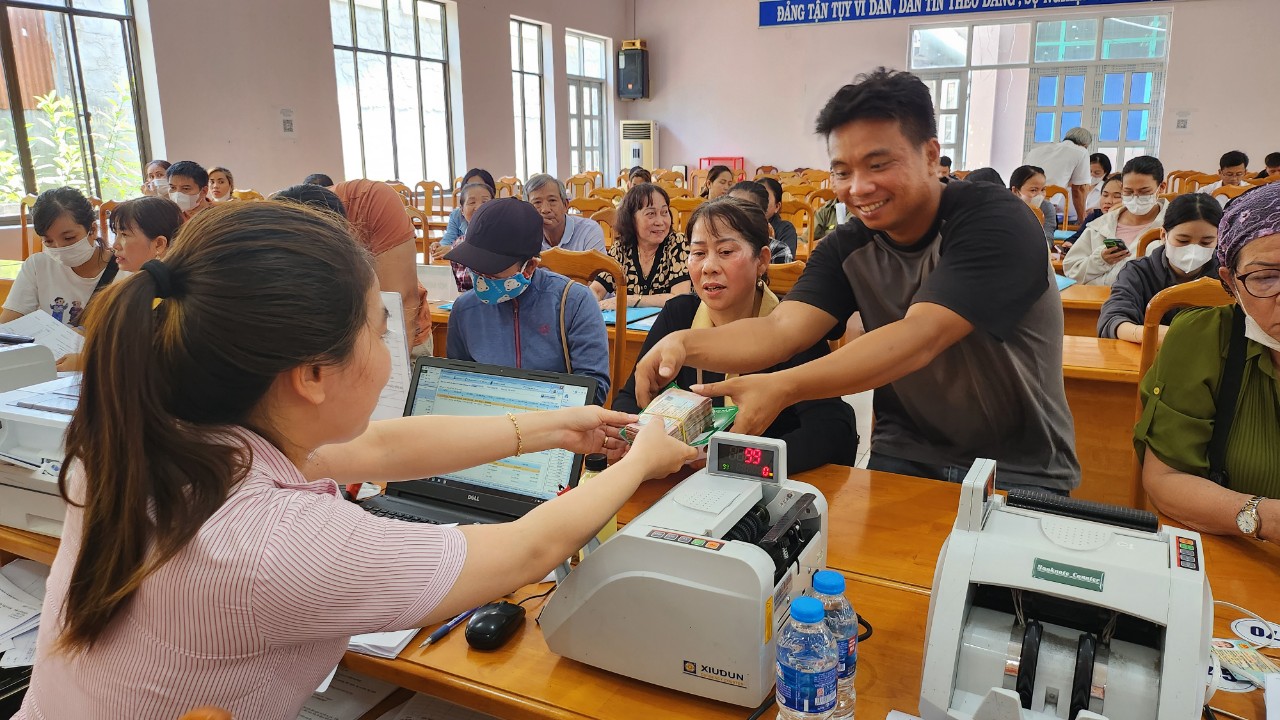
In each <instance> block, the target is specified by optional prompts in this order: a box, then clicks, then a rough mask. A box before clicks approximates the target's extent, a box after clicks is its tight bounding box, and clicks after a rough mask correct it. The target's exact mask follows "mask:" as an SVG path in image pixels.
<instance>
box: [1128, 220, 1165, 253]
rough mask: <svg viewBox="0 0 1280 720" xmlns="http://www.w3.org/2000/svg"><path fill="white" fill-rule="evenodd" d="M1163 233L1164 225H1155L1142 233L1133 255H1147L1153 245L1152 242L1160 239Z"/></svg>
mask: <svg viewBox="0 0 1280 720" xmlns="http://www.w3.org/2000/svg"><path fill="white" fill-rule="evenodd" d="M1163 234H1164V228H1162V227H1153V228H1150V229H1149V230H1147V231H1146V232H1144V233H1142V235H1141V236H1140V237H1139V238H1138V247H1137V248H1136V249H1135V251H1134V253H1133V256H1134V257H1146V256H1147V254H1148V253H1147V250H1148V249H1149V248H1150V247H1151V243H1153V242H1156V241H1158V240H1160V238H1161V236H1162V235H1163Z"/></svg>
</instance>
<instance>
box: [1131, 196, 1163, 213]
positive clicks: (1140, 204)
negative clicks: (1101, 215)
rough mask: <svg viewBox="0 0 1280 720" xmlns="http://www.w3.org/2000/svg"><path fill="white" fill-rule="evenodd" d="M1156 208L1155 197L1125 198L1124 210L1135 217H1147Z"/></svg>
mask: <svg viewBox="0 0 1280 720" xmlns="http://www.w3.org/2000/svg"><path fill="white" fill-rule="evenodd" d="M1155 206H1156V196H1155V195H1129V196H1127V197H1125V198H1124V209H1125V210H1128V211H1129V212H1131V213H1133V214H1134V215H1146V214H1147V213H1149V212H1151V211H1152V209H1154V208H1155Z"/></svg>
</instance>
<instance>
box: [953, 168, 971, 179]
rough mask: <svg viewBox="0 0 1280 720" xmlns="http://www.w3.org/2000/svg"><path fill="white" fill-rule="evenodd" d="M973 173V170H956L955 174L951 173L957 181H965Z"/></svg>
mask: <svg viewBox="0 0 1280 720" xmlns="http://www.w3.org/2000/svg"><path fill="white" fill-rule="evenodd" d="M971 172H973V171H972V170H956V171H955V172H953V173H951V174H952V175H955V176H956V178H957V179H959V180H963V179H965V178H967V177H969V173H971Z"/></svg>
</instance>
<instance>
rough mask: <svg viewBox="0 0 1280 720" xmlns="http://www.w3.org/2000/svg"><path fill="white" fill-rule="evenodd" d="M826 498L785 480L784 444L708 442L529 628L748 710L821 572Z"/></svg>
mask: <svg viewBox="0 0 1280 720" xmlns="http://www.w3.org/2000/svg"><path fill="white" fill-rule="evenodd" d="M826 552H827V502H826V499H825V498H823V496H822V494H821V493H820V492H818V490H817V488H815V487H813V486H812V485H809V484H807V483H803V482H797V481H795V480H791V479H789V478H787V477H786V443H784V442H782V441H780V440H772V439H768V438H757V437H750V436H746V435H736V434H733V433H724V432H722V433H718V434H716V435H714V436H712V439H711V443H710V447H709V448H708V456H707V467H706V469H704V470H700V471H698V472H697V473H695V474H694V475H692V476H690V477H689V478H688V479H686V480H685V481H683V482H681V483H680V484H679V485H677V486H675V487H674V488H672V490H671V491H670V492H668V493H667V494H666V495H664V496H663V497H662V498H661V499H659V500H658V501H657V502H656V503H655V504H654V505H653V507H651V508H649V509H648V510H646V511H645V512H643V513H641V514H640V515H639V516H638V517H636V518H635V519H634V520H632V521H631V522H629V523H627V524H626V525H625V526H624V527H623V528H622V529H620V530H619V531H618V532H617V534H615V535H614V536H613V537H611V538H609V539H608V540H607V541H606V542H604V543H603V544H601V545H600V546H599V547H598V548H596V549H595V550H593V551H592V552H591V553H590V554H588V555H587V556H586V557H585V558H584V559H583V560H582V562H580V563H578V566H577V567H576V568H574V569H573V571H572V572H570V573H569V574H568V576H567V577H565V578H564V579H563V581H562V582H561V583H560V585H559V587H557V589H556V592H555V594H553V595H552V596H551V600H550V601H549V602H548V603H547V605H546V607H545V609H544V610H543V612H542V615H541V617H540V618H539V622H540V624H541V627H542V634H543V636H544V637H545V638H546V641H547V646H548V647H549V648H550V649H551V651H552V652H554V653H557V654H559V655H563V656H565V657H569V658H572V659H574V660H578V661H581V662H584V663H587V664H589V665H594V666H596V667H600V668H604V669H606V670H610V671H612V672H616V673H619V674H621V675H626V676H628V677H632V678H636V679H637V680H644V681H646V682H651V683H654V684H656V685H662V686H664V687H668V688H672V689H675V690H680V691H684V692H689V693H694V694H697V695H700V696H703V697H709V698H714V699H716V700H721V701H724V702H729V703H734V704H737V705H745V706H749V707H751V706H756V705H759V704H760V702H761V701H762V700H763V699H764V698H765V696H766V695H768V694H769V693H770V692H771V691H772V689H773V681H774V662H775V649H774V642H775V638H776V637H777V636H778V632H779V631H780V629H781V628H782V625H783V623H784V622H785V621H786V620H787V618H788V616H789V612H790V607H791V598H792V597H794V596H797V595H800V594H803V593H804V591H805V590H806V589H808V587H809V585H810V576H811V575H812V574H813V573H814V572H816V571H818V570H822V569H823V568H824V566H825V562H826Z"/></svg>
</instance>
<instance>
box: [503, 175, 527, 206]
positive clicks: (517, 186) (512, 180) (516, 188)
mask: <svg viewBox="0 0 1280 720" xmlns="http://www.w3.org/2000/svg"><path fill="white" fill-rule="evenodd" d="M503 185H506V186H508V187H509V188H510V192H511V193H512V194H511V195H510V196H505V195H503V194H502V186H503ZM498 197H518V198H520V199H521V200H523V199H524V183H523V182H521V181H520V178H518V177H515V176H512V175H508V176H506V177H503V178H498Z"/></svg>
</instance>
